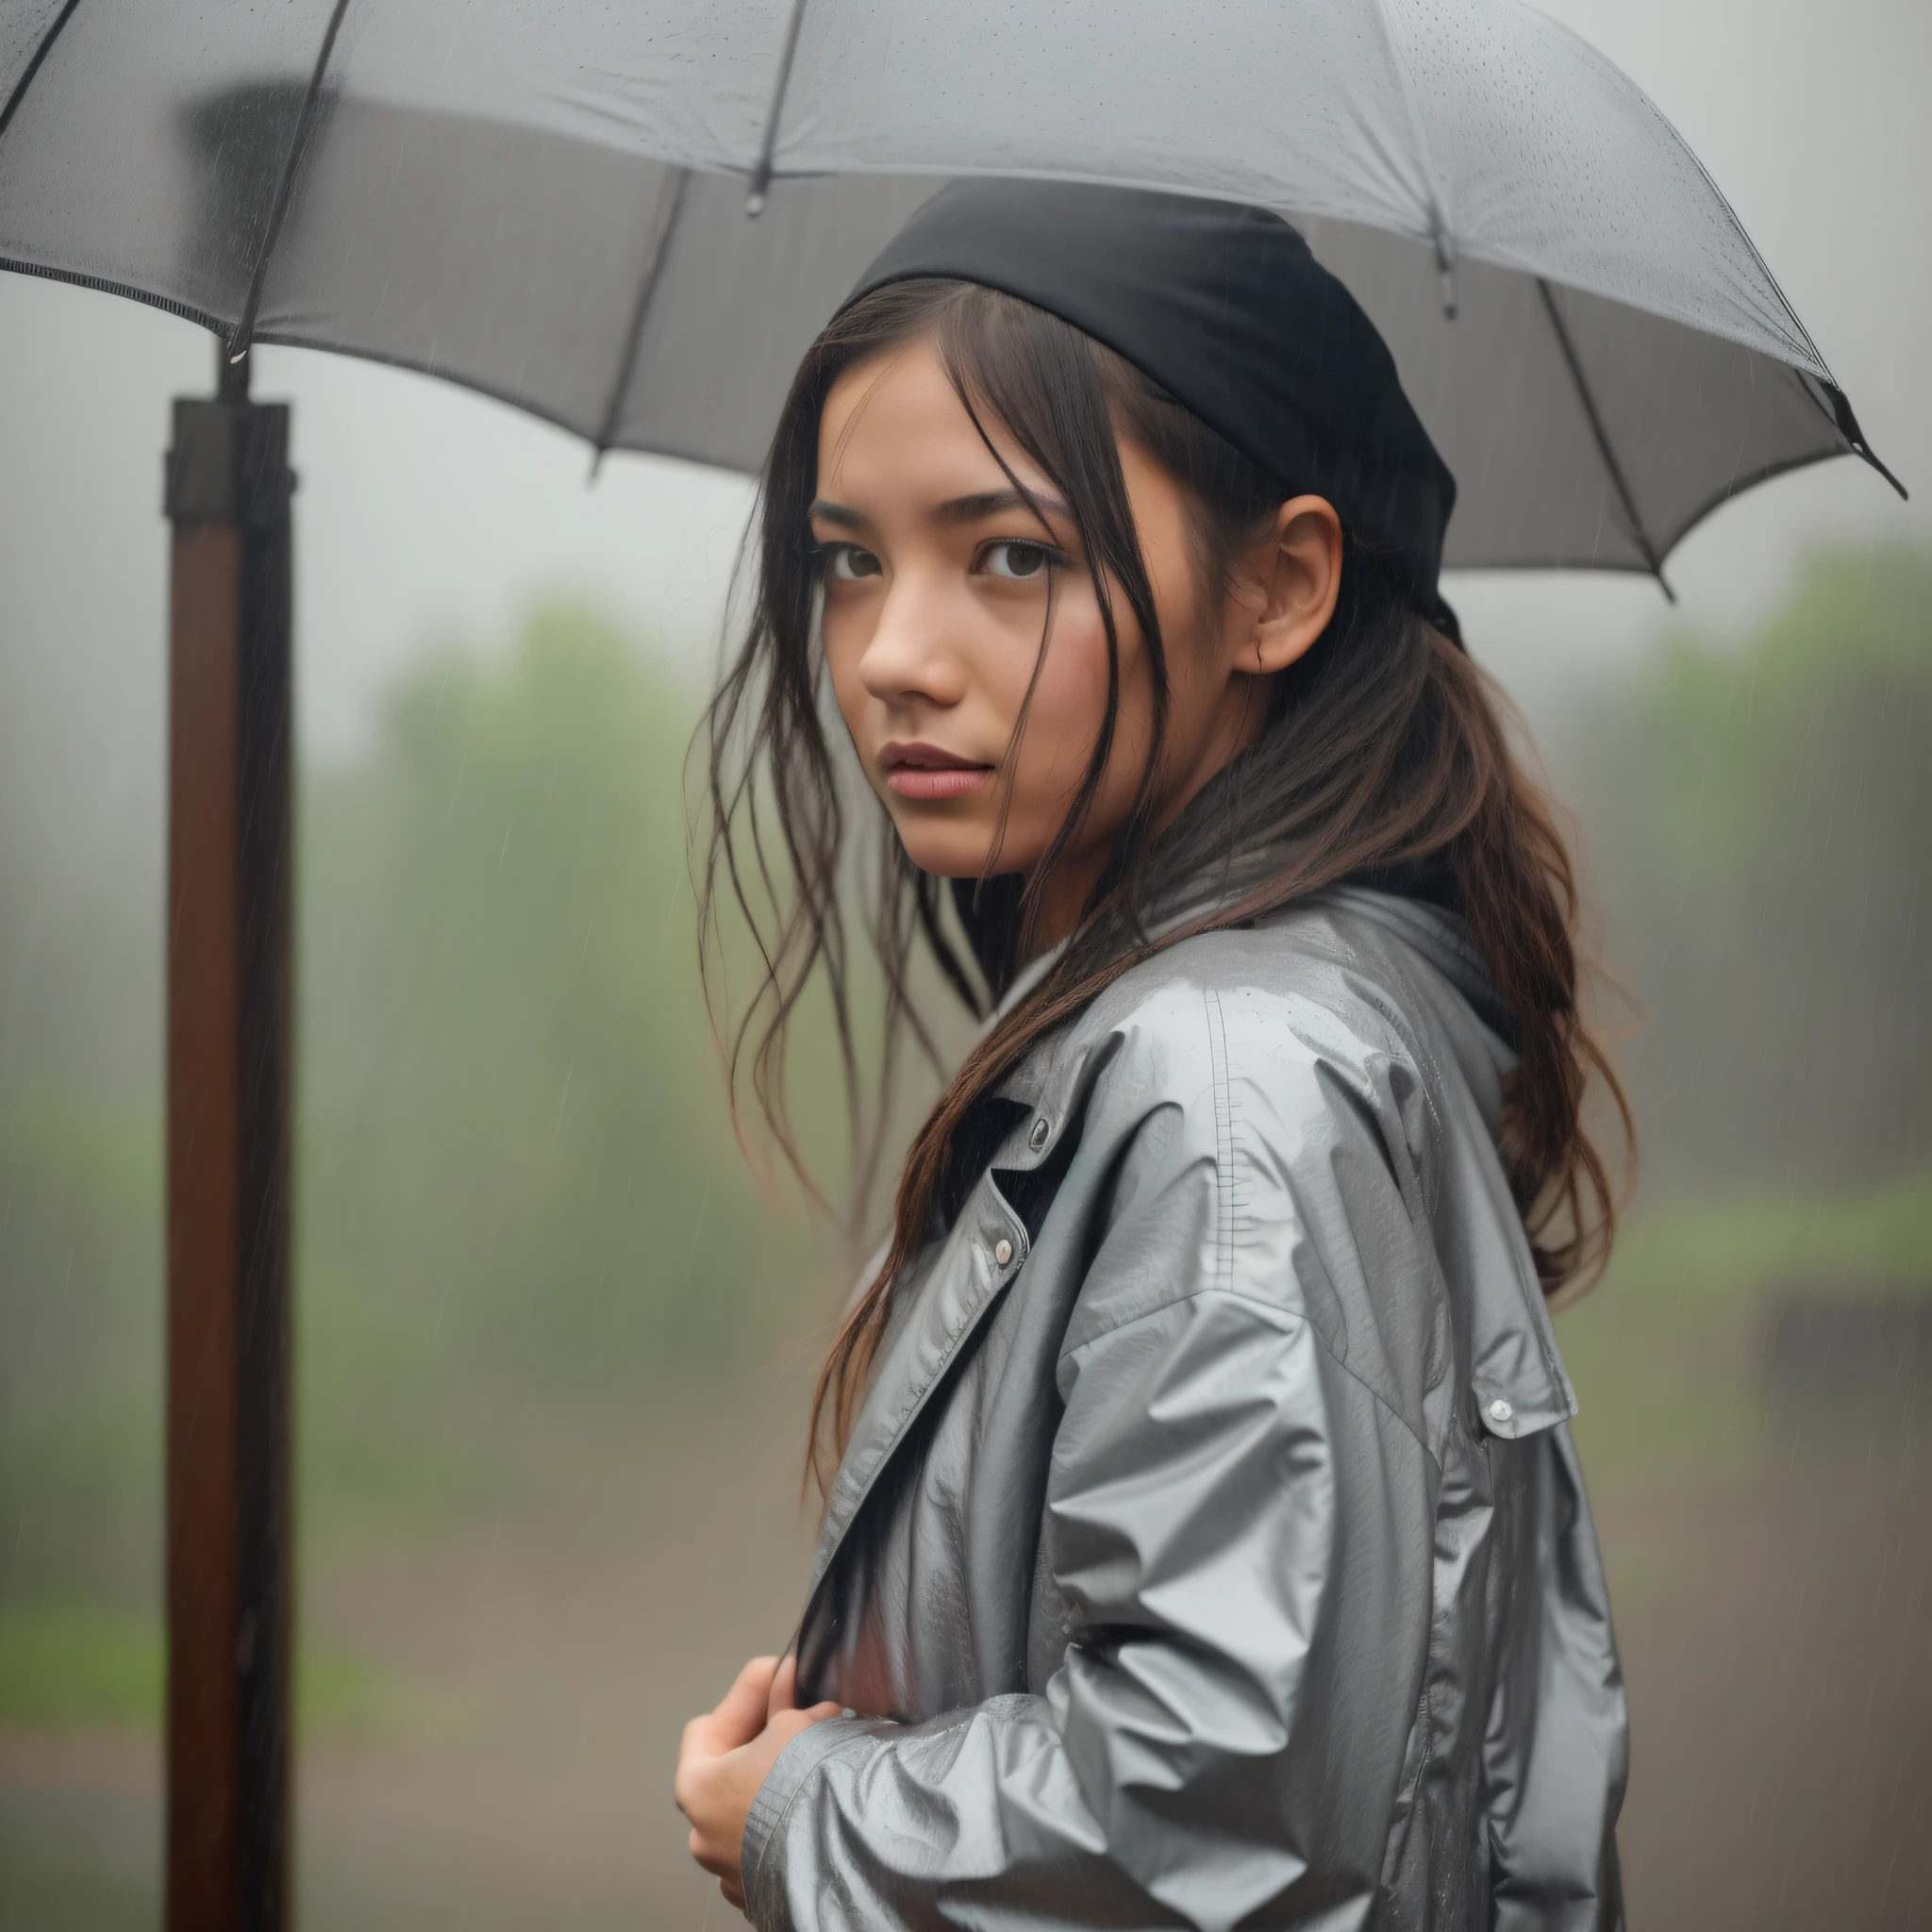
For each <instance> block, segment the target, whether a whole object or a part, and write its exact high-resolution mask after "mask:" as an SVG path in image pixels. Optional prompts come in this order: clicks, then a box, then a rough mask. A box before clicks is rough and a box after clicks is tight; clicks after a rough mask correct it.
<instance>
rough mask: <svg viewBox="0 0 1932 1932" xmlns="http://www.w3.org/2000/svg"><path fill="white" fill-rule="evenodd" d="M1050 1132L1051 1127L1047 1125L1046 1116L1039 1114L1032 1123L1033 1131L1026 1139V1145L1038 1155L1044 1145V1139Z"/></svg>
mask: <svg viewBox="0 0 1932 1932" xmlns="http://www.w3.org/2000/svg"><path fill="white" fill-rule="evenodd" d="M1052 1132H1053V1129H1052V1127H1050V1126H1049V1125H1048V1124H1047V1120H1046V1116H1045V1115H1044V1114H1041V1117H1040V1118H1039V1119H1038V1120H1037V1121H1035V1122H1034V1123H1033V1131H1032V1133H1030V1134H1029V1135H1028V1136H1027V1137H1026V1144H1027V1145H1028V1146H1029V1147H1031V1148H1032V1149H1033V1151H1034V1153H1036V1154H1038V1153H1039V1152H1040V1150H1041V1148H1042V1147H1044V1146H1045V1145H1046V1137H1047V1136H1048V1135H1049V1134H1050V1133H1052Z"/></svg>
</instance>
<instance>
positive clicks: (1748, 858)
mask: <svg viewBox="0 0 1932 1932" xmlns="http://www.w3.org/2000/svg"><path fill="white" fill-rule="evenodd" d="M1592 740H1593V750H1592V753H1591V756H1589V757H1588V758H1587V759H1586V760H1585V763H1584V769H1583V770H1582V772H1581V773H1580V774H1579V782H1578V784H1577V787H1576V790H1577V792H1578V801H1577V802H1578V806H1579V808H1580V812H1581V816H1582V819H1583V823H1584V824H1585V825H1586V827H1587V828H1588V838H1587V841H1586V842H1587V847H1588V850H1589V852H1590V854H1591V858H1592V859H1593V861H1594V868H1595V871H1596V873H1597V874H1598V875H1599V876H1600V878H1601V882H1602V887H1603V896H1604V899H1605V901H1606V907H1605V911H1606V918H1605V925H1606V928H1607V935H1608V940H1609V947H1610V951H1611V954H1612V956H1613V958H1615V961H1616V963H1617V965H1618V967H1619V968H1620V969H1622V971H1623V973H1624V974H1625V975H1626V976H1627V978H1628V981H1629V983H1630V984H1631V986H1632V987H1633V988H1634V989H1635V991H1636V993H1637V995H1638V998H1639V1001H1640V1003H1641V1018H1642V1022H1643V1024H1641V1026H1640V1028H1639V1030H1638V1032H1637V1034H1636V1037H1635V1039H1634V1040H1633V1041H1632V1042H1631V1045H1630V1048H1629V1052H1628V1056H1627V1058H1628V1063H1629V1066H1630V1069H1631V1073H1632V1076H1633V1083H1634V1086H1635V1089H1636V1092H1637V1096H1638V1098H1639V1101H1640V1105H1641V1113H1642V1116H1643V1126H1644V1135H1645V1142H1646V1167H1647V1172H1648V1174H1649V1176H1650V1179H1651V1184H1652V1185H1653V1187H1657V1186H1659V1185H1660V1186H1661V1187H1662V1188H1663V1189H1664V1190H1666V1191H1669V1190H1674V1189H1680V1188H1689V1187H1697V1186H1707V1185H1709V1184H1711V1183H1713V1182H1723V1183H1726V1184H1730V1185H1738V1184H1742V1183H1745V1182H1747V1181H1748V1180H1750V1179H1751V1178H1752V1177H1754V1176H1763V1177H1769V1176H1773V1175H1777V1176H1782V1177H1785V1178H1787V1179H1791V1180H1799V1181H1804V1182H1808V1183H1812V1184H1819V1183H1827V1182H1839V1183H1847V1184H1857V1182H1859V1181H1862V1180H1864V1179H1865V1178H1867V1177H1869V1176H1872V1175H1874V1174H1896V1173H1901V1172H1905V1171H1908V1170H1910V1169H1913V1168H1919V1167H1924V1166H1925V1165H1926V1164H1928V1163H1932V1003H1928V1001H1927V999H1926V990H1927V988H1928V987H1932V858H1928V855H1932V558H1928V557H1927V556H1926V555H1924V553H1922V552H1918V551H1913V550H1907V549H1893V550H1879V551H1868V552H1856V553H1840V554H1833V555H1827V556H1824V557H1821V558H1818V559H1816V560H1815V561H1814V562H1813V563H1812V564H1811V565H1810V566H1809V567H1808V569H1807V571H1806V572H1805V573H1804V575H1802V577H1801V579H1800V581H1799V585H1798V588H1797V591H1796V593H1795V594H1794V595H1793V597H1792V598H1791V599H1790V602H1789V604H1787V605H1786V607H1785V608H1783V609H1782V610H1781V611H1779V612H1778V613H1777V615H1776V616H1774V618H1773V619H1772V620H1771V622H1769V623H1768V624H1766V625H1764V626H1763V627H1762V628H1761V629H1759V630H1758V631H1757V632H1756V633H1755V634H1754V635H1752V636H1750V637H1748V638H1746V639H1744V640H1741V641H1728V642H1724V641H1713V640H1710V639H1706V638H1701V637H1697V636H1694V635H1689V634H1680V635H1678V636H1676V637H1674V638H1672V639H1670V640H1669V641H1667V642H1666V644H1665V646H1664V648H1663V650H1662V651H1661V652H1660V654H1659V655H1658V657H1657V659H1656V660H1655V662H1654V663H1653V664H1652V666H1651V667H1650V668H1649V669H1648V671H1647V672H1646V674H1645V675H1643V676H1641V678H1640V679H1639V680H1638V681H1637V682H1636V684H1635V686H1634V688H1633V689H1632V690H1631V691H1629V692H1628V693H1627V695H1624V696H1623V697H1621V698H1619V699H1615V700H1613V701H1612V702H1611V703H1610V704H1609V705H1607V707H1605V708H1604V709H1603V711H1602V713H1601V714H1600V715H1599V716H1598V717H1597V718H1596V719H1595V721H1594V729H1593V732H1592Z"/></svg>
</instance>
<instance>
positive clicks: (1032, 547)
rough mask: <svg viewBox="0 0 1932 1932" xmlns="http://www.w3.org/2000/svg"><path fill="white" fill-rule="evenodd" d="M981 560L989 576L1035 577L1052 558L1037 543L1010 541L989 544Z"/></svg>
mask: <svg viewBox="0 0 1932 1932" xmlns="http://www.w3.org/2000/svg"><path fill="white" fill-rule="evenodd" d="M981 560H982V561H983V563H984V564H985V566H986V570H987V573H988V575H991V576H996V577H1037V576H1039V575H1041V573H1042V572H1043V571H1044V570H1045V569H1046V567H1047V565H1048V564H1049V563H1051V562H1052V561H1053V558H1052V555H1051V553H1050V552H1048V551H1046V550H1044V549H1042V548H1041V545H1040V544H1038V543H1019V542H1012V543H992V544H989V545H988V546H987V549H986V553H985V556H984V557H983V558H982V559H981Z"/></svg>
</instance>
